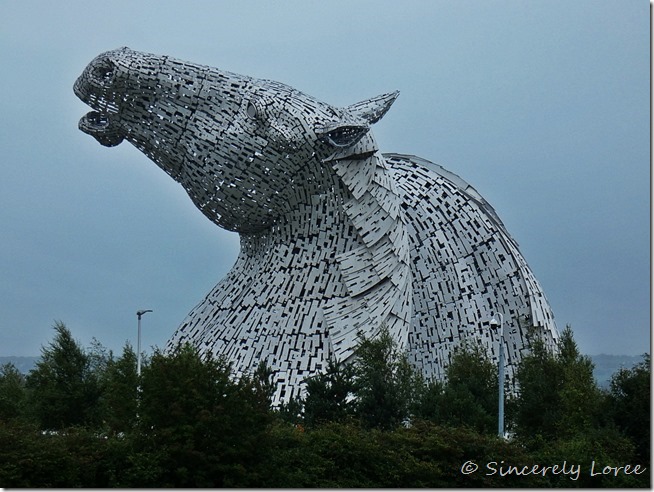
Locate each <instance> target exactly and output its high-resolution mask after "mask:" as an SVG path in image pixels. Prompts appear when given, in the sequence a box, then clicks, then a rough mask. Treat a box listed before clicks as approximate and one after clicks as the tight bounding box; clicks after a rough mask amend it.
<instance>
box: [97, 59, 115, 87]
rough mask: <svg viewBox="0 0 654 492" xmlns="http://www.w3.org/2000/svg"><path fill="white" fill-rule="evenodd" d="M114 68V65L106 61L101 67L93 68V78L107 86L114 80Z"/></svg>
mask: <svg viewBox="0 0 654 492" xmlns="http://www.w3.org/2000/svg"><path fill="white" fill-rule="evenodd" d="M114 73H115V67H114V64H113V63H111V62H109V61H106V62H104V63H102V64H101V65H98V66H97V67H95V68H94V69H93V71H92V74H93V77H94V78H95V79H96V80H98V81H100V82H102V83H103V84H109V83H111V81H112V80H113V78H114Z"/></svg>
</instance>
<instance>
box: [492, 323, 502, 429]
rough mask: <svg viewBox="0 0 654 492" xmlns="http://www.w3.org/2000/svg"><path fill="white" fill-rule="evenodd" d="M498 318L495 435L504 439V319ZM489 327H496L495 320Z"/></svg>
mask: <svg viewBox="0 0 654 492" xmlns="http://www.w3.org/2000/svg"><path fill="white" fill-rule="evenodd" d="M498 314H499V316H500V360H499V361H498V363H497V376H498V377H497V379H498V386H499V388H498V402H497V435H498V436H500V437H502V438H503V437H504V317H503V316H502V313H498ZM491 326H497V321H496V320H495V318H493V319H492V320H491Z"/></svg>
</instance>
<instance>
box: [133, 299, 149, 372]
mask: <svg viewBox="0 0 654 492" xmlns="http://www.w3.org/2000/svg"><path fill="white" fill-rule="evenodd" d="M151 312H152V309H143V310H141V311H136V316H137V317H138V336H137V339H136V375H137V376H140V375H141V316H143V315H144V314H145V313H151Z"/></svg>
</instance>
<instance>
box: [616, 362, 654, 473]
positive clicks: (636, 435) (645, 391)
mask: <svg viewBox="0 0 654 492" xmlns="http://www.w3.org/2000/svg"><path fill="white" fill-rule="evenodd" d="M650 363H651V360H650V355H649V354H644V355H643V360H642V361H641V362H639V363H638V364H636V365H635V366H634V367H633V368H631V369H625V368H622V369H620V370H619V371H618V372H616V373H615V374H614V375H613V377H612V378H611V389H610V394H609V408H610V413H611V417H612V420H613V422H614V423H615V424H616V426H617V427H618V428H619V429H620V431H621V432H622V433H624V435H626V436H627V437H629V438H630V439H631V440H632V441H633V443H634V444H635V446H636V452H637V456H638V458H639V459H640V460H642V461H643V462H645V463H649V461H650V422H651V403H650V382H651V365H650Z"/></svg>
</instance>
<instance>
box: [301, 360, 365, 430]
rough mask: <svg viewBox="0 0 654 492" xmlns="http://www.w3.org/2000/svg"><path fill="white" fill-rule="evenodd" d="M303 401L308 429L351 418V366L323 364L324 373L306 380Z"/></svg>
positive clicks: (352, 368)
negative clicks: (324, 367) (325, 365)
mask: <svg viewBox="0 0 654 492" xmlns="http://www.w3.org/2000/svg"><path fill="white" fill-rule="evenodd" d="M306 384H307V385H306V396H305V398H304V421H305V423H306V425H307V426H308V427H315V426H316V425H318V424H321V423H325V422H342V421H344V420H346V419H348V418H351V417H352V416H354V412H355V407H356V402H355V400H354V395H355V393H356V385H355V382H354V367H353V366H352V364H339V363H338V362H337V361H336V360H334V359H329V360H328V361H327V369H326V371H325V372H324V373H321V374H318V375H316V376H313V377H312V378H309V379H308V380H307V383H306Z"/></svg>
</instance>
